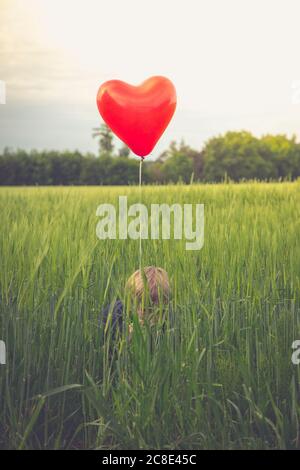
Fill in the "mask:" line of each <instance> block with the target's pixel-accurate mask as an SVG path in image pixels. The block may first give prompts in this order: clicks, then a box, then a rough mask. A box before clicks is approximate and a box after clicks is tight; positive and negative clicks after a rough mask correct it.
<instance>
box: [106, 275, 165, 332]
mask: <svg viewBox="0 0 300 470" xmlns="http://www.w3.org/2000/svg"><path fill="white" fill-rule="evenodd" d="M125 292H126V295H127V296H128V300H130V301H132V303H133V306H134V307H135V308H136V312H137V315H138V319H139V322H140V324H141V325H144V323H145V322H148V324H149V325H151V326H152V325H154V324H156V323H157V322H158V321H164V320H165V318H164V316H163V315H162V314H163V310H164V309H163V308H162V307H163V306H166V305H167V304H168V303H169V296H170V285H169V278H168V274H167V272H166V271H165V270H164V269H162V268H158V267H155V266H148V267H146V268H144V269H143V271H142V272H141V271H140V270H138V271H135V272H134V273H133V274H132V275H131V276H130V278H129V279H128V280H127V282H126V286H125ZM102 321H103V323H104V328H105V329H106V326H108V325H107V322H108V321H111V326H112V332H113V335H114V334H115V333H116V332H117V331H118V330H119V331H122V329H123V325H124V306H123V303H122V302H121V301H120V300H117V301H116V302H115V303H114V305H109V306H108V307H106V308H105V309H104V311H103V318H102ZM132 332H133V327H132V324H130V325H129V337H131V335H132Z"/></svg>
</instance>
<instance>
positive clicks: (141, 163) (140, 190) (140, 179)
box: [139, 158, 143, 273]
mask: <svg viewBox="0 0 300 470" xmlns="http://www.w3.org/2000/svg"><path fill="white" fill-rule="evenodd" d="M142 165H143V159H142V158H141V160H140V171H139V193H140V204H141V203H142ZM139 264H140V273H141V272H142V211H140V263H139Z"/></svg>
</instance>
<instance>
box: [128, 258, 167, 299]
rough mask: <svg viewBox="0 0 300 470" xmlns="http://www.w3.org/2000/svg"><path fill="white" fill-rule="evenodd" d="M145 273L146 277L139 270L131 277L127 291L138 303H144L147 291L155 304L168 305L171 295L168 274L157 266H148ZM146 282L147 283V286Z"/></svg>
mask: <svg viewBox="0 0 300 470" xmlns="http://www.w3.org/2000/svg"><path fill="white" fill-rule="evenodd" d="M143 271H144V276H143V274H142V272H141V270H139V269H138V270H137V271H135V272H134V273H133V274H132V275H131V276H130V278H129V279H128V281H127V283H126V286H125V289H126V291H127V292H129V293H130V294H131V295H133V296H134V297H135V298H136V300H137V301H138V303H141V302H142V300H143V297H144V295H145V292H146V291H148V292H149V297H150V300H151V302H152V303H153V304H155V305H158V304H159V303H160V302H163V303H167V302H168V300H169V295H170V285H169V277H168V273H167V272H166V271H165V270H164V269H162V268H157V267H155V266H147V267H146V268H144V269H143ZM144 280H145V281H147V286H145V283H144Z"/></svg>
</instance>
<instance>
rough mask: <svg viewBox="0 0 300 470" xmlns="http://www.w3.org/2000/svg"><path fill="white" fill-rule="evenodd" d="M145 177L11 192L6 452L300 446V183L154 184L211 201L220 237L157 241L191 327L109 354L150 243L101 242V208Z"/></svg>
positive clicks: (0, 443) (179, 326)
mask: <svg viewBox="0 0 300 470" xmlns="http://www.w3.org/2000/svg"><path fill="white" fill-rule="evenodd" d="M118 195H128V197H129V202H132V203H133V202H137V201H138V200H139V191H138V188H135V187H115V188H113V187H100V188H96V187H92V188H75V187H74V188H66V187H62V188H2V189H1V190H0V214H1V229H0V263H1V264H0V266H1V269H0V339H1V340H4V341H5V343H6V348H7V364H6V365H0V447H1V448H20V449H32V448H34V449H48V448H56V449H70V448H78V449H83V448H84V449H87V448H101V449H102V448H103V449H107V448H110V449H112V448H120V449H137V448H157V449H169V448H170V449H211V448H214V449H236V448H243V449H254V448H265V449H270V448H300V427H299V420H300V366H296V365H293V364H292V362H291V356H292V348H291V345H292V342H293V341H294V340H297V339H300V184H299V182H295V183H278V184H275V183H274V184H273V183H270V184H262V183H249V184H239V185H234V184H223V185H206V186H204V185H193V186H181V185H178V186H166V187H145V188H143V195H142V200H143V202H144V203H146V202H147V203H149V204H150V203H152V202H161V203H163V202H165V203H172V202H179V203H188V202H193V203H204V204H205V242H204V247H203V249H202V250H201V251H186V250H185V241H184V240H182V241H178V240H169V241H168V240H163V241H162V240H155V241H151V240H145V241H144V242H143V265H144V266H147V265H157V266H161V267H163V268H165V269H166V270H167V271H168V273H169V277H170V281H171V286H172V309H173V311H174V313H175V324H174V325H173V326H172V328H171V327H168V328H167V329H166V331H165V333H164V334H161V333H158V334H160V340H159V341H158V342H157V345H156V347H153V344H152V346H151V338H150V336H149V331H148V330H145V331H144V330H141V331H140V332H138V331H137V332H136V333H135V334H134V336H133V341H132V343H131V344H130V345H128V344H127V342H126V341H125V340H123V341H120V342H119V343H118V353H117V354H115V355H113V356H112V355H111V354H109V351H108V346H107V344H103V338H102V334H101V330H100V328H99V326H98V320H99V317H100V312H101V309H102V307H103V306H104V305H106V304H107V303H109V302H111V301H112V300H113V299H114V298H116V297H121V298H122V296H123V295H124V292H123V288H124V284H125V282H126V279H127V278H128V277H129V275H130V274H132V272H133V271H135V270H136V269H138V266H139V255H138V253H139V241H134V240H126V241H125V240H121V241H120V240H105V241H104V240H102V241H100V240H98V239H97V238H96V233H95V230H96V224H97V221H98V219H97V217H96V209H97V206H98V205H99V204H100V203H103V202H112V203H117V197H118Z"/></svg>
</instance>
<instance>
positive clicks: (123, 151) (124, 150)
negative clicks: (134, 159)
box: [119, 144, 130, 158]
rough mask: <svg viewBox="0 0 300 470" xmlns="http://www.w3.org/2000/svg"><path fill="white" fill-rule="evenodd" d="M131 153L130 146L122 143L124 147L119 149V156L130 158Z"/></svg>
mask: <svg viewBox="0 0 300 470" xmlns="http://www.w3.org/2000/svg"><path fill="white" fill-rule="evenodd" d="M129 155H130V148H129V147H127V145H125V144H124V145H122V147H121V148H120V149H119V157H122V158H128V157H129Z"/></svg>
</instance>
